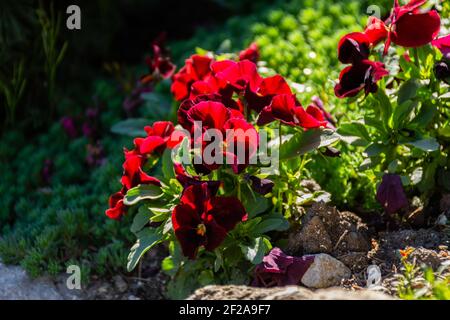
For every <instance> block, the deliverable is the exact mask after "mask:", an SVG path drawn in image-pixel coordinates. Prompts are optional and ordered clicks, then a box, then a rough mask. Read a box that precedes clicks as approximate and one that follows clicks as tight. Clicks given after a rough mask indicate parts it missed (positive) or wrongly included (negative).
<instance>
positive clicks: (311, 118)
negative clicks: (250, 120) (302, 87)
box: [257, 94, 327, 129]
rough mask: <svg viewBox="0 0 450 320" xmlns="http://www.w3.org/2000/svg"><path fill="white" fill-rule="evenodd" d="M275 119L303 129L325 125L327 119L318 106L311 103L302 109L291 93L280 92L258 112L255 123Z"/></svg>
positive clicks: (263, 123)
mask: <svg viewBox="0 0 450 320" xmlns="http://www.w3.org/2000/svg"><path fill="white" fill-rule="evenodd" d="M275 120H280V121H281V122H282V123H284V124H287V125H290V126H299V127H302V128H305V129H313V128H319V127H325V126H326V125H327V121H326V120H325V118H324V116H323V114H322V112H321V111H320V109H319V108H317V107H315V106H312V105H311V106H309V107H308V108H307V109H306V110H305V109H303V107H302V106H301V105H300V103H299V102H298V100H297V99H296V98H295V96H294V95H292V94H280V95H277V96H275V97H273V99H272V102H271V103H270V105H269V106H267V107H265V108H264V109H263V110H262V111H261V113H260V114H259V117H258V122H257V123H258V125H260V126H261V125H265V124H267V123H270V122H272V121H275Z"/></svg>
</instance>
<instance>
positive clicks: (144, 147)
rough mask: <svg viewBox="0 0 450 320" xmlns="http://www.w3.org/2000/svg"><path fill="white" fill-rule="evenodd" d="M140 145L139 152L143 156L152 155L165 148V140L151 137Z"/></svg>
mask: <svg viewBox="0 0 450 320" xmlns="http://www.w3.org/2000/svg"><path fill="white" fill-rule="evenodd" d="M139 145H140V147H139V152H140V153H141V154H152V153H153V152H155V151H156V150H158V149H159V148H160V147H164V145H165V140H164V139H163V138H161V137H158V136H150V137H147V138H145V139H143V140H142V142H141V143H139Z"/></svg>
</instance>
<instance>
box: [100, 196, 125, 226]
mask: <svg viewBox="0 0 450 320" xmlns="http://www.w3.org/2000/svg"><path fill="white" fill-rule="evenodd" d="M123 197H124V194H123V193H122V192H121V191H119V192H117V193H115V194H113V195H112V196H111V197H109V209H108V210H106V211H105V214H106V215H107V216H108V218H110V219H115V220H117V219H120V218H121V217H122V215H124V214H125V210H126V207H125V205H124V204H123Z"/></svg>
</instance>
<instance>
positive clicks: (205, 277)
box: [198, 270, 214, 287]
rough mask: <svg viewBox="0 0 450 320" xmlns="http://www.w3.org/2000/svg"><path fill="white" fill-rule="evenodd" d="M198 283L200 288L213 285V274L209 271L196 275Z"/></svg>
mask: <svg viewBox="0 0 450 320" xmlns="http://www.w3.org/2000/svg"><path fill="white" fill-rule="evenodd" d="M198 282H199V283H200V285H201V286H203V287H204V286H207V285H209V284H213V283H214V273H213V272H212V271H211V270H203V271H202V272H200V274H199V275H198Z"/></svg>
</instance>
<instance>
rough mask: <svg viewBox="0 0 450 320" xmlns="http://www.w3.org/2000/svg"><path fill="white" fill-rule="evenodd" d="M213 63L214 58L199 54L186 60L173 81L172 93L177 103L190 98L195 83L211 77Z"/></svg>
mask: <svg viewBox="0 0 450 320" xmlns="http://www.w3.org/2000/svg"><path fill="white" fill-rule="evenodd" d="M212 62H213V58H211V57H209V56H206V55H199V54H194V55H192V56H191V57H190V58H189V59H187V60H186V64H185V65H184V67H183V68H181V69H180V71H178V73H176V74H175V75H174V76H173V79H172V80H173V82H172V86H171V91H172V94H173V95H174V97H175V99H176V100H177V101H182V100H184V99H186V98H188V97H189V94H190V91H191V85H192V84H193V83H194V82H196V81H201V80H205V79H207V78H208V77H210V75H211V68H210V67H211V63H212Z"/></svg>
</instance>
